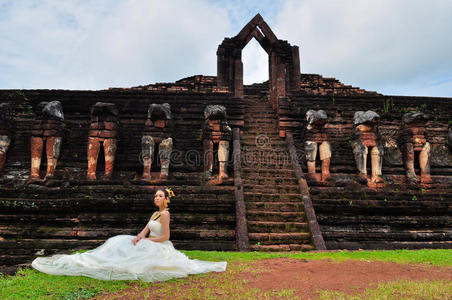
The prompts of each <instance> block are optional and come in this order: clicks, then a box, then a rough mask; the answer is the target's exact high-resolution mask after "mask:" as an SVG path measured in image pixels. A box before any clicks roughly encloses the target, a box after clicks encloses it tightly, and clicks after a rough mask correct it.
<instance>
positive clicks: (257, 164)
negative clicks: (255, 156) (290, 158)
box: [242, 159, 292, 171]
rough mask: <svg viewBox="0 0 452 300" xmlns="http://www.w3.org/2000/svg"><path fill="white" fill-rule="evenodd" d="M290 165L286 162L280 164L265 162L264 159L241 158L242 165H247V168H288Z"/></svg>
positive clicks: (282, 169)
mask: <svg viewBox="0 0 452 300" xmlns="http://www.w3.org/2000/svg"><path fill="white" fill-rule="evenodd" d="M291 166H292V165H291V164H289V163H288V162H287V163H281V164H273V163H267V162H265V161H262V162H260V161H257V160H256V161H255V160H252V159H248V160H242V167H247V168H256V169H265V168H268V169H270V168H271V169H274V170H281V171H284V170H288V167H291Z"/></svg>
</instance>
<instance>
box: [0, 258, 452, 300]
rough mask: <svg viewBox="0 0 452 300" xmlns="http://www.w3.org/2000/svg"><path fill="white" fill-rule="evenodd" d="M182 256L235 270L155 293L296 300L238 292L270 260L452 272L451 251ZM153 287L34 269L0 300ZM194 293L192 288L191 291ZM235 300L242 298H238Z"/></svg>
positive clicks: (7, 285) (6, 285)
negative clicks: (183, 289)
mask: <svg viewBox="0 0 452 300" xmlns="http://www.w3.org/2000/svg"><path fill="white" fill-rule="evenodd" d="M183 252H184V253H186V254H187V255H188V256H189V257H190V258H196V259H201V260H212V261H221V260H226V261H228V262H234V264H230V265H229V266H228V272H226V273H227V274H226V273H225V274H222V275H221V276H208V274H201V275H197V276H190V277H189V278H188V279H187V280H185V279H179V280H171V281H168V282H164V283H158V284H157V283H154V284H152V285H153V286H154V285H155V286H156V288H157V287H159V288H158V289H156V290H161V291H162V292H168V293H171V291H170V290H171V289H170V287H171V286H173V285H177V286H179V285H182V286H183V285H184V284H185V283H186V282H188V283H193V282H195V283H196V282H198V283H197V284H198V285H200V286H202V287H203V288H202V289H201V291H197V290H199V289H198V288H197V287H196V286H195V289H194V290H193V291H190V294H193V296H200V295H201V294H199V293H201V292H202V293H203V294H202V295H203V297H204V296H206V297H204V298H207V299H209V297H210V298H212V299H216V298H228V297H229V298H231V297H232V296H231V295H230V292H231V291H234V289H236V290H237V289H239V290H241V293H242V294H241V295H242V296H243V297H244V298H243V299H247V298H246V297H248V296H249V297H257V296H259V297H264V296H265V297H267V298H269V299H271V298H275V297H276V298H285V297H286V298H291V297H292V296H293V295H292V291H290V290H280V291H272V292H266V293H264V294H262V292H261V291H258V290H253V289H249V288H247V287H246V282H243V283H240V284H239V285H240V286H239V285H238V283H237V282H235V281H234V280H233V279H234V272H240V271H242V270H245V269H247V262H249V261H253V260H258V259H268V258H294V259H330V260H332V261H343V260H347V259H355V260H366V261H375V260H378V261H390V262H396V263H421V264H427V265H437V266H452V250H414V251H410V250H395V251H338V252H296V253H263V252H218V251H183ZM247 272H252V270H249V269H247ZM206 278H208V279H209V280H205V279H206ZM215 280H217V281H218V282H216V281H215ZM231 284H232V285H231ZM403 284H405V283H403V282H399V283H397V284H394V285H393V286H391V287H390V288H389V287H386V289H387V290H390V291H395V290H396V289H401V290H402V291H403ZM406 284H408V283H406ZM150 285H151V284H150V283H141V282H137V281H102V280H96V279H92V278H88V277H74V276H53V275H47V274H44V273H41V272H38V271H36V270H33V269H22V270H20V271H19V272H18V273H17V274H16V275H15V276H3V277H2V276H0V299H88V298H90V297H93V296H95V295H97V294H99V293H102V292H106V293H111V292H115V291H120V290H123V289H126V288H130V287H132V288H135V289H143V288H144V287H148V286H150ZM230 285H231V286H230ZM415 285H416V284H415ZM218 286H221V289H220V292H221V293H223V294H224V295H223V294H222V295H216V293H218V289H217V288H216V287H218ZM401 286H402V287H401ZM436 287H438V288H441V290H444V291H445V292H450V291H451V284H450V283H449V284H445V283H441V282H439V283H434V284H432V285H429V284H427V283H426V285H425V286H424V287H423V290H422V291H426V292H428V291H429V290H432V291H433V290H434V288H436ZM190 288H193V287H192V286H191V287H190ZM383 289H384V288H383ZM328 293H329V294H328ZM382 293H383V292H382ZM422 293H423V292H422ZM449 294H452V293H449ZM416 295H423V294H416ZM207 296H208V297H207ZM219 296H221V297H219ZM223 296H224V297H223ZM245 296H246V297H245ZM324 296H325V297H330V296H331V297H333V299H336V298H335V297H336V296H335V294H333V292H331V293H330V292H324ZM337 296H338V297H339V296H340V295H339V294H337ZM240 297H241V296H240ZM265 297H264V299H265ZM341 297H342V296H341ZM176 298H177V297H176ZM427 298H428V297H427ZM233 299H240V298H237V297H235V298H233ZM337 299H342V298H337ZM366 299H367V298H366ZM433 299H434V298H433Z"/></svg>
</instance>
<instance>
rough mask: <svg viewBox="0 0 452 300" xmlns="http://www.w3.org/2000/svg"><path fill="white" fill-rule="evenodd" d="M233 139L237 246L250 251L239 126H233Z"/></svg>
mask: <svg viewBox="0 0 452 300" xmlns="http://www.w3.org/2000/svg"><path fill="white" fill-rule="evenodd" d="M232 139H233V147H234V150H233V153H232V154H233V158H234V188H235V189H234V195H235V214H236V237H237V248H238V250H239V251H250V242H249V239H248V226H247V222H246V207H245V200H244V196H243V185H242V175H241V174H242V166H241V152H240V128H237V127H236V128H234V129H233V131H232Z"/></svg>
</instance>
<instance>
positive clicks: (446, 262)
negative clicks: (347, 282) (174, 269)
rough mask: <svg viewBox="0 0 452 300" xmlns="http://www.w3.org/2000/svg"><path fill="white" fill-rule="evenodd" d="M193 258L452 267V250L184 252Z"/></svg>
mask: <svg viewBox="0 0 452 300" xmlns="http://www.w3.org/2000/svg"><path fill="white" fill-rule="evenodd" d="M183 252H184V253H186V254H187V255H188V256H190V257H191V258H196V259H201V260H213V261H218V260H227V261H247V260H257V259H269V258H284V257H287V258H295V259H330V260H334V261H344V260H347V259H354V260H369V261H374V260H378V261H389V262H396V263H421V264H428V265H436V266H452V250H443V249H435V250H390V251H337V252H290V253H281V252H273V253H268V252H219V251H183Z"/></svg>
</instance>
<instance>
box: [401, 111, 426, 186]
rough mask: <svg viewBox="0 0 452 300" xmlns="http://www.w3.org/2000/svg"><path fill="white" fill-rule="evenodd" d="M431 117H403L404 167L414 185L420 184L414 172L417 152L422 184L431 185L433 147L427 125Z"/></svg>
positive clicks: (414, 114)
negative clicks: (429, 139) (428, 137)
mask: <svg viewBox="0 0 452 300" xmlns="http://www.w3.org/2000/svg"><path fill="white" fill-rule="evenodd" d="M428 120H429V116H428V115H426V114H424V113H422V112H417V113H406V114H404V115H403V117H402V121H403V127H402V129H401V131H400V134H399V141H398V143H399V147H400V150H401V151H402V156H403V165H404V167H405V171H406V177H407V181H408V182H409V183H412V184H416V183H418V182H419V180H418V178H417V176H416V172H415V170H414V159H415V152H418V153H419V167H420V169H421V182H422V183H431V182H432V179H431V176H430V154H431V145H430V143H429V142H428V139H427V135H426V128H425V125H426V123H427V122H428Z"/></svg>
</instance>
